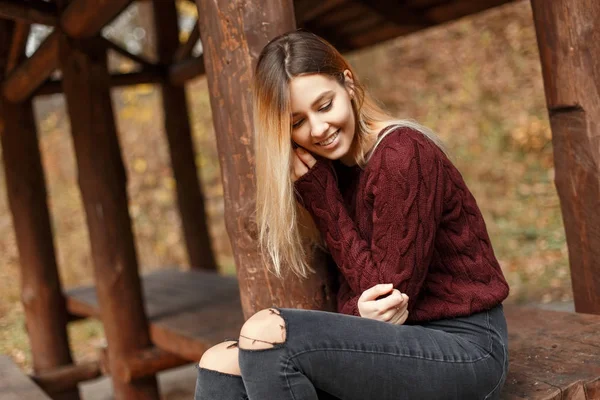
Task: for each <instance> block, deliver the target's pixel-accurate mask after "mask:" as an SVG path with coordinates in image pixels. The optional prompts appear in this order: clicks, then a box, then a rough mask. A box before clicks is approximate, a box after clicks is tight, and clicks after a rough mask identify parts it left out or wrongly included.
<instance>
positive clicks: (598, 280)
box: [531, 0, 600, 314]
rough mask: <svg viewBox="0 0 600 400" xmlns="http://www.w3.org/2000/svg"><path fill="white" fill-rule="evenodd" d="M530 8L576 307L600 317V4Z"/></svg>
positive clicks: (582, 1)
mask: <svg viewBox="0 0 600 400" xmlns="http://www.w3.org/2000/svg"><path fill="white" fill-rule="evenodd" d="M531 5H532V9H533V16H534V22H535V27H536V33H537V37H538V45H539V49H540V57H541V61H542V73H543V77H544V87H545V91H546V103H547V106H548V112H549V114H550V124H551V127H552V144H553V148H554V161H555V171H556V178H555V182H556V187H557V191H558V194H559V197H560V202H561V210H562V215H563V221H564V225H565V231H566V236H567V244H568V247H569V264H570V267H571V279H572V284H573V295H574V298H575V309H576V310H577V311H579V312H585V313H594V314H600V213H598V210H599V209H600V196H599V193H600V147H599V146H598V137H599V136H600V125H599V124H598V120H599V119H600V76H599V75H598V71H600V2H597V1H595V0H556V1H552V2H546V1H543V0H542V1H539V0H532V2H531Z"/></svg>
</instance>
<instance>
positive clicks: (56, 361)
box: [0, 21, 79, 400]
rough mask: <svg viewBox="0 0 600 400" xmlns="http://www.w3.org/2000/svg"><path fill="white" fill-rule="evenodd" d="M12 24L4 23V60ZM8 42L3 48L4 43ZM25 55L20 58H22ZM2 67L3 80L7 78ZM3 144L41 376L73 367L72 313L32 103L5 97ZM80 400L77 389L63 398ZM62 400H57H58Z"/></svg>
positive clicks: (0, 124) (0, 111) (1, 104)
mask: <svg viewBox="0 0 600 400" xmlns="http://www.w3.org/2000/svg"><path fill="white" fill-rule="evenodd" d="M9 25H12V23H7V22H5V21H2V22H0V53H1V54H0V60H4V59H5V55H6V53H7V51H6V50H8V45H9V44H10V42H9V41H6V40H5V39H9V38H10V35H9V34H8V32H10V31H12V29H7V28H8V26H9ZM1 42H4V43H1ZM22 56H24V55H23V54H21V57H22ZM4 67H5V66H4V65H0V76H4V70H3V69H4ZM0 139H1V143H2V158H3V160H4V173H5V177H6V191H7V195H8V203H9V207H10V211H11V214H12V219H13V225H14V229H15V236H16V240H17V247H18V249H19V259H20V264H21V271H20V272H21V300H22V302H23V308H24V309H25V320H26V324H27V332H28V335H29V341H30V345H31V353H32V359H33V369H34V371H35V372H36V373H43V372H45V371H48V370H53V369H55V368H56V367H60V366H65V365H70V364H71V363H72V362H73V360H72V358H71V352H70V350H69V341H68V338H67V327H66V325H67V312H66V307H65V298H64V296H63V293H62V288H61V284H60V279H59V275H58V269H57V266H56V254H55V250H54V239H53V236H52V227H51V223H50V215H49V212H48V204H47V202H46V198H47V192H46V182H45V179H44V172H43V169H42V163H41V158H40V150H39V147H38V139H37V130H36V126H35V119H34V115H33V107H32V104H31V100H30V99H29V100H25V101H24V102H23V103H21V104H12V103H10V102H8V101H7V100H6V99H4V98H0ZM59 397H60V398H61V399H65V400H66V399H79V393H78V391H77V389H75V390H69V391H67V392H65V393H63V394H62V395H60V396H59ZM57 398H58V397H57Z"/></svg>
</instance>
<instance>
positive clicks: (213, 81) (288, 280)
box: [196, 0, 333, 317]
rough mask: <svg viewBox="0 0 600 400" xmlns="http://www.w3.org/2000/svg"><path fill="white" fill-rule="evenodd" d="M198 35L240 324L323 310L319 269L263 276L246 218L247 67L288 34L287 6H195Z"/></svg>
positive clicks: (206, 1) (205, 0)
mask: <svg viewBox="0 0 600 400" xmlns="http://www.w3.org/2000/svg"><path fill="white" fill-rule="evenodd" d="M196 4H197V5H198V15H199V16H200V17H199V18H200V21H199V22H200V36H201V37H203V38H209V40H206V41H205V42H203V45H204V62H205V65H206V76H207V80H208V87H209V89H210V102H211V107H212V113H213V114H212V115H213V123H214V126H215V132H216V135H215V136H216V138H217V148H218V151H219V160H220V163H221V174H222V177H223V190H224V193H225V194H224V197H225V221H226V227H227V232H228V234H229V240H230V242H231V245H232V248H233V253H234V258H235V262H236V268H237V274H238V281H239V286H240V295H241V302H242V308H243V310H244V315H245V316H246V317H249V316H251V315H252V314H253V313H255V312H256V311H258V310H260V309H263V308H265V307H270V306H272V305H273V304H277V305H280V306H290V307H297V308H308V309H329V310H331V309H332V307H333V304H332V302H331V298H330V296H328V295H327V294H326V293H327V290H328V288H330V287H331V286H330V284H331V282H330V281H329V279H328V277H327V276H326V268H325V263H324V262H323V261H322V260H320V261H317V262H316V263H315V265H313V267H314V268H315V270H316V271H317V273H316V274H314V275H310V277H309V278H308V279H300V278H296V277H294V276H292V275H291V274H290V275H289V276H287V275H286V276H285V278H284V279H278V278H276V277H275V276H274V275H272V274H270V273H268V272H267V271H266V266H265V265H264V264H263V259H262V257H261V255H260V253H259V250H258V242H257V231H256V229H257V228H256V223H255V221H254V219H253V214H254V204H255V195H256V182H255V178H254V146H253V144H254V140H253V131H254V130H253V122H252V120H253V116H252V98H251V92H252V91H251V82H252V75H253V65H254V63H255V62H256V58H257V57H258V55H259V54H260V52H261V50H262V48H263V47H264V46H265V45H266V44H267V42H268V41H269V40H270V39H272V38H273V37H275V36H276V35H278V34H281V33H284V32H288V31H290V30H293V29H294V28H295V21H294V7H293V2H292V1H291V0H284V1H282V0H265V1H262V2H261V3H260V4H258V3H257V2H248V1H236V2H235V5H234V6H232V5H231V1H230V0H197V1H196Z"/></svg>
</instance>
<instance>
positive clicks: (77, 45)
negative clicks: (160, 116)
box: [59, 35, 158, 399]
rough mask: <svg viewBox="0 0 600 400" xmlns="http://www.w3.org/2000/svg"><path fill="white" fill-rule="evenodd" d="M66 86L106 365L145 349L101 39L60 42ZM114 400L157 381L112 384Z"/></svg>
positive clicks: (142, 394)
mask: <svg viewBox="0 0 600 400" xmlns="http://www.w3.org/2000/svg"><path fill="white" fill-rule="evenodd" d="M59 57H60V61H61V69H62V72H63V81H62V82H63V89H64V92H65V98H66V103H67V109H68V114H69V117H70V120H71V135H72V137H73V144H74V149H75V156H76V160H77V172H78V182H79V188H80V190H81V196H82V200H83V206H84V210H85V215H86V221H87V226H88V230H89V239H90V244H91V249H92V261H93V265H94V279H95V282H96V283H97V287H96V289H97V292H98V298H99V304H100V316H101V319H102V322H103V325H104V332H105V335H106V339H107V342H108V351H109V361H110V364H111V367H112V364H113V363H114V364H115V365H117V364H118V360H119V359H122V358H126V357H128V356H129V355H131V354H133V353H136V352H137V351H140V350H142V349H144V348H147V347H149V346H150V337H149V333H148V324H147V320H146V315H145V312H144V308H143V301H142V295H141V289H140V281H139V276H138V271H137V268H138V264H137V255H136V251H135V245H134V239H133V233H132V230H131V219H130V216H129V211H128V199H127V192H126V180H127V178H126V173H125V168H124V166H123V160H122V157H121V150H120V147H119V142H118V138H117V132H116V127H115V120H114V114H113V109H112V103H111V98H110V91H109V90H110V82H109V75H108V70H107V66H106V48H105V46H104V44H103V43H102V41H101V40H98V39H88V40H82V41H73V40H71V39H69V38H68V37H66V36H64V35H61V37H60V55H59ZM113 386H114V390H115V396H116V397H117V398H124V399H125V398H135V399H158V388H157V383H156V379H155V377H154V376H149V377H146V378H142V379H137V380H134V381H132V382H131V383H125V382H121V381H119V380H118V379H113Z"/></svg>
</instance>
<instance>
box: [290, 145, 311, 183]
mask: <svg viewBox="0 0 600 400" xmlns="http://www.w3.org/2000/svg"><path fill="white" fill-rule="evenodd" d="M307 172H308V167H307V166H306V164H304V162H302V160H301V159H300V158H299V157H298V155H297V153H296V152H294V154H292V180H293V181H294V182H296V181H297V180H298V179H299V178H300V177H301V176H302V175H304V174H305V173H307Z"/></svg>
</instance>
